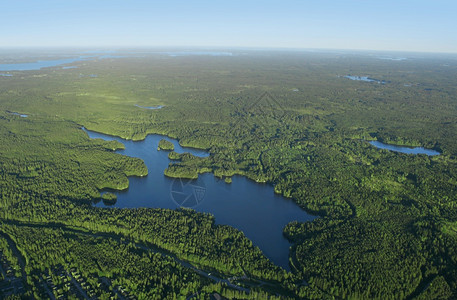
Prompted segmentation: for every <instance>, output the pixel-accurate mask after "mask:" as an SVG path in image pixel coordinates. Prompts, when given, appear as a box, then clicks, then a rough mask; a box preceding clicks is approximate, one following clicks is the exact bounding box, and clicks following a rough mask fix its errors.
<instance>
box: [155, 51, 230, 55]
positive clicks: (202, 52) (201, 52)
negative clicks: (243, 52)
mask: <svg viewBox="0 0 457 300" xmlns="http://www.w3.org/2000/svg"><path fill="white" fill-rule="evenodd" d="M162 53H163V54H166V55H168V56H190V55H206V56H233V53H232V52H221V51H169V52H162Z"/></svg>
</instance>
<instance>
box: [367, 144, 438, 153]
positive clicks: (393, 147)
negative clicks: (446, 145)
mask: <svg viewBox="0 0 457 300" xmlns="http://www.w3.org/2000/svg"><path fill="white" fill-rule="evenodd" d="M370 144H371V145H373V146H375V147H376V148H379V149H387V150H390V151H395V152H401V153H406V154H426V155H429V156H433V155H440V154H441V153H439V152H438V151H435V150H431V149H425V148H422V147H416V148H411V147H403V146H397V145H389V144H384V143H381V142H378V141H370Z"/></svg>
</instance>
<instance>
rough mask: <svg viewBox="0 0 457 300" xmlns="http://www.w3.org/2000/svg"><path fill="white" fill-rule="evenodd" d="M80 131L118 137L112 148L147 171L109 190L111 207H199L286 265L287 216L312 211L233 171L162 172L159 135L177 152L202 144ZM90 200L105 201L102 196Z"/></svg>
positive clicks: (164, 156) (164, 162) (299, 217)
mask: <svg viewBox="0 0 457 300" xmlns="http://www.w3.org/2000/svg"><path fill="white" fill-rule="evenodd" d="M84 130H85V129H84ZM85 131H86V132H87V134H88V135H89V137H90V138H101V139H104V140H116V141H119V142H121V143H123V144H124V145H125V150H119V151H117V153H120V154H124V155H128V156H132V157H139V158H141V159H143V160H144V162H145V163H146V166H147V167H148V171H149V174H148V176H145V177H129V181H130V186H129V188H128V190H126V191H121V192H115V193H116V195H117V198H118V199H117V202H116V204H114V206H115V207H125V208H136V207H153V208H168V209H176V208H178V207H180V205H181V204H183V206H186V207H192V208H193V209H195V210H196V211H199V212H207V213H211V214H213V215H214V216H215V218H216V224H226V225H230V226H233V227H235V228H237V229H239V230H241V231H243V232H244V234H245V235H246V236H247V237H248V238H249V239H251V240H252V242H253V243H254V245H256V246H258V247H259V248H260V249H261V250H262V252H263V253H264V254H265V255H266V256H267V257H268V258H269V259H270V260H271V261H273V262H274V263H275V264H276V265H278V266H281V267H283V268H284V269H286V270H290V268H289V247H290V243H289V242H288V241H287V239H285V238H284V236H283V233H282V231H283V228H284V226H285V225H286V224H288V223H289V222H292V221H295V220H296V221H300V222H306V221H310V220H313V219H314V218H315V216H312V215H310V214H308V213H306V212H305V211H304V210H302V209H300V208H299V207H298V206H297V205H296V204H295V203H294V202H293V201H292V200H290V199H286V198H284V197H282V196H279V195H276V194H275V193H274V191H273V187H272V186H270V185H267V184H259V183H255V182H254V181H252V180H249V179H247V178H245V177H242V176H234V177H233V178H232V179H233V181H232V183H230V184H227V183H225V182H224V180H221V179H217V178H215V177H214V175H212V174H200V176H199V178H198V180H180V179H171V178H168V177H165V176H164V175H163V171H164V170H165V169H166V168H167V167H168V164H169V163H170V162H171V161H170V160H169V159H168V151H158V150H157V146H158V144H159V141H160V140H161V139H166V140H168V141H170V142H172V143H173V144H174V145H175V152H177V153H184V152H189V153H192V154H193V155H196V156H200V157H205V156H208V155H209V154H208V153H207V152H206V151H204V150H199V149H193V148H184V147H181V146H180V145H179V143H178V142H177V141H176V140H173V139H171V138H168V137H164V136H161V135H148V136H147V137H146V139H145V140H143V141H138V142H134V141H131V140H123V139H121V138H118V137H112V136H108V135H104V134H100V133H96V132H92V131H88V130H85ZM96 206H99V207H106V205H104V204H103V201H100V202H99V203H97V204H96Z"/></svg>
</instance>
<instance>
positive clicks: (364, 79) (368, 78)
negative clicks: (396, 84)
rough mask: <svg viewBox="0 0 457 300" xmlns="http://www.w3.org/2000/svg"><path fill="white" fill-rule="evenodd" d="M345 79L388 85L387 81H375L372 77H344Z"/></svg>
mask: <svg viewBox="0 0 457 300" xmlns="http://www.w3.org/2000/svg"><path fill="white" fill-rule="evenodd" d="M344 78H347V79H351V80H356V81H365V82H376V83H381V84H385V83H386V82H385V81H382V80H378V79H374V78H370V77H367V76H352V75H346V76H344Z"/></svg>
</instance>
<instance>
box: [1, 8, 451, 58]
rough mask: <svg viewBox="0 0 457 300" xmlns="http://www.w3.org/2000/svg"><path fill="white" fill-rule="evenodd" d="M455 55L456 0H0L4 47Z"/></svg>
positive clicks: (2, 44)
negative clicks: (355, 51) (203, 49)
mask: <svg viewBox="0 0 457 300" xmlns="http://www.w3.org/2000/svg"><path fill="white" fill-rule="evenodd" d="M174 46H180V47H221V48H235V47H254V48H305V49H360V50H393V51H418V52H452V53H457V1H455V0H428V1H425V0H415V1H410V0H395V1H394V0H384V1H382V0H347V1H344V0H297V1H295V0H281V1H269V0H264V1H257V0H242V1H240V0H230V1H219V0H212V1H206V0H194V1H192V0H168V1H167V0H162V1H154V0H146V1H140V0H40V1H37V0H14V1H9V0H0V47H2V48H5V47H8V48H9V47H129V48H131V47H174Z"/></svg>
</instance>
